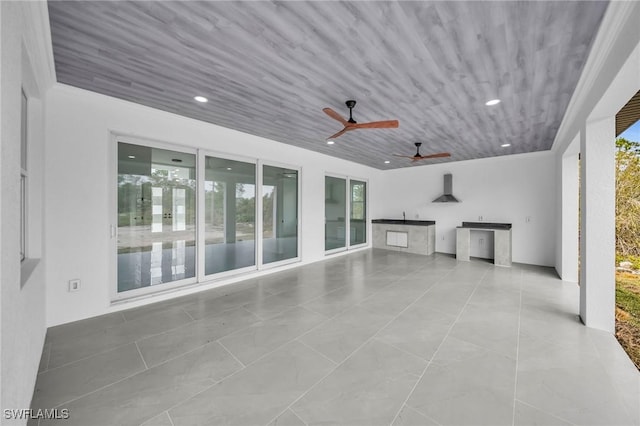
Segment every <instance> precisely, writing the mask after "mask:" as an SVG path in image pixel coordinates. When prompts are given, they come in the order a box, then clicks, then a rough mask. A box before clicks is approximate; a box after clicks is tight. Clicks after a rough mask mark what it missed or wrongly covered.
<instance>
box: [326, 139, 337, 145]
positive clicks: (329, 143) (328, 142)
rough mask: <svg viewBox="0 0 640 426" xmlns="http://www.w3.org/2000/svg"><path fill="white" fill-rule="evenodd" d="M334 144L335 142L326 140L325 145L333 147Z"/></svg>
mask: <svg viewBox="0 0 640 426" xmlns="http://www.w3.org/2000/svg"><path fill="white" fill-rule="evenodd" d="M334 143H335V142H334V141H332V140H328V141H327V145H333V144H334Z"/></svg>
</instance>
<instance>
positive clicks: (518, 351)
mask: <svg viewBox="0 0 640 426" xmlns="http://www.w3.org/2000/svg"><path fill="white" fill-rule="evenodd" d="M519 281H520V298H519V301H518V339H517V340H516V371H515V374H514V376H515V377H514V380H513V415H512V417H511V424H512V426H515V424H516V399H517V395H518V361H519V359H520V325H521V323H522V287H523V281H524V272H523V271H520V280H519Z"/></svg>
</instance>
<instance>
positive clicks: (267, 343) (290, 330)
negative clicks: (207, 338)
mask: <svg viewBox="0 0 640 426" xmlns="http://www.w3.org/2000/svg"><path fill="white" fill-rule="evenodd" d="M326 319H327V317H325V316H324V315H321V314H318V313H316V312H312V311H310V310H308V309H304V308H300V307H296V308H293V309H290V310H288V311H286V312H284V313H282V314H280V315H278V316H275V317H273V318H271V319H268V320H266V321H260V322H257V323H255V324H253V325H251V326H250V327H247V328H244V329H242V330H240V331H238V332H236V333H233V334H232V335H229V336H226V337H224V338H222V339H220V343H221V344H222V345H223V346H224V347H225V348H227V349H228V350H229V351H230V352H231V353H232V354H233V355H235V357H236V358H238V359H239V360H240V361H241V362H243V363H244V364H249V363H251V362H253V361H255V360H256V359H258V358H260V357H261V356H263V355H265V354H267V353H269V352H271V351H272V350H274V349H277V348H278V347H280V346H282V345H283V344H285V343H287V342H289V341H290V340H293V339H295V338H296V337H298V336H300V335H302V334H303V333H305V332H307V331H309V330H310V329H312V328H313V327H315V326H317V325H318V324H320V323H321V322H323V321H325V320H326Z"/></svg>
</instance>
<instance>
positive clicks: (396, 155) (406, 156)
mask: <svg viewBox="0 0 640 426" xmlns="http://www.w3.org/2000/svg"><path fill="white" fill-rule="evenodd" d="M393 155H394V156H395V157H402V158H415V157H411V156H409V155H400V154H393Z"/></svg>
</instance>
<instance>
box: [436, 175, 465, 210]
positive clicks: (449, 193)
mask: <svg viewBox="0 0 640 426" xmlns="http://www.w3.org/2000/svg"><path fill="white" fill-rule="evenodd" d="M433 202H434V203H459V202H460V201H459V200H458V199H457V198H456V197H454V196H453V176H452V175H451V173H447V174H446V175H444V194H442V195H441V196H439V197H438V198H436V199H435V200H433Z"/></svg>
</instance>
